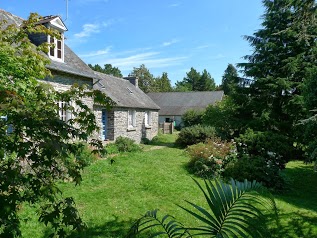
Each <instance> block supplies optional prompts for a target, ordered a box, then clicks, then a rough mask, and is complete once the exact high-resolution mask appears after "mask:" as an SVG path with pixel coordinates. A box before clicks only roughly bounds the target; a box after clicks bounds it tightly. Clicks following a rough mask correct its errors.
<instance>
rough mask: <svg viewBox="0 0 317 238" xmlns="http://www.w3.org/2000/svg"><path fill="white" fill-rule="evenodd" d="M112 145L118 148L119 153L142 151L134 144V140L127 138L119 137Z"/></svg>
mask: <svg viewBox="0 0 317 238" xmlns="http://www.w3.org/2000/svg"><path fill="white" fill-rule="evenodd" d="M114 144H115V145H116V147H117V148H118V151H119V152H136V151H141V150H142V148H141V147H140V146H139V145H138V144H136V143H135V141H134V140H132V139H130V138H128V137H123V136H119V137H118V138H117V139H116V141H115V142H114Z"/></svg>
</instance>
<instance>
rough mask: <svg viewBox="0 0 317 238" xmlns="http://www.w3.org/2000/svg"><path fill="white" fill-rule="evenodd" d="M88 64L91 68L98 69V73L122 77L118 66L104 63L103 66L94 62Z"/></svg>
mask: <svg viewBox="0 0 317 238" xmlns="http://www.w3.org/2000/svg"><path fill="white" fill-rule="evenodd" d="M88 66H89V67H90V68H91V69H92V70H95V71H98V72H100V73H104V74H109V75H112V76H115V77H118V78H122V77H123V75H122V73H121V70H120V69H119V68H118V67H113V66H112V65H111V64H105V65H104V67H103V68H102V67H101V66H100V65H99V64H95V65H91V64H88Z"/></svg>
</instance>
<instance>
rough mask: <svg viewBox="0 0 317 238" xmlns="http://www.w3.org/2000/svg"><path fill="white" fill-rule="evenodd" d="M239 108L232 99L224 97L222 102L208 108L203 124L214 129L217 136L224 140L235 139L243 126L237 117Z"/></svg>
mask: <svg viewBox="0 0 317 238" xmlns="http://www.w3.org/2000/svg"><path fill="white" fill-rule="evenodd" d="M237 107H238V106H237V105H236V104H235V102H234V101H233V100H232V98H231V97H224V99H223V100H222V101H220V102H217V103H216V104H215V105H209V106H208V107H207V108H206V110H205V113H204V115H203V117H202V121H203V124H204V125H208V126H212V127H214V128H215V130H216V134H217V136H219V137H221V138H222V139H233V138H234V137H235V136H237V135H238V132H239V131H240V130H239V129H240V128H241V127H242V126H243V125H242V122H241V121H240V120H237V118H236V117H235V115H236V112H237ZM238 128H239V129H238Z"/></svg>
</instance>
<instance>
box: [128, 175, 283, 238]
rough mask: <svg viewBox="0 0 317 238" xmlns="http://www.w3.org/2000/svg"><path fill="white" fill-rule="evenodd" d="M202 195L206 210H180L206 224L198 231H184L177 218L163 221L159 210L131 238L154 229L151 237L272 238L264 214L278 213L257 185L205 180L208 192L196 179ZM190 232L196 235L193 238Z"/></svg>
mask: <svg viewBox="0 0 317 238" xmlns="http://www.w3.org/2000/svg"><path fill="white" fill-rule="evenodd" d="M194 181H195V183H196V184H197V186H198V187H199V188H200V190H201V191H202V193H203V195H204V197H205V199H206V201H207V204H208V207H207V209H205V208H203V207H201V206H198V205H196V204H194V203H192V202H189V201H186V202H187V203H188V204H190V205H191V206H192V207H193V208H194V210H190V209H188V208H185V207H183V206H179V207H181V208H182V209H184V210H185V211H186V212H188V213H189V214H191V215H192V216H194V217H195V218H196V219H198V220H199V221H201V222H202V223H203V225H202V226H199V227H191V228H185V227H184V226H183V225H182V224H181V223H179V222H177V221H175V219H174V217H172V216H169V215H166V216H164V217H163V218H162V219H159V218H158V216H157V210H153V211H148V212H147V213H146V214H145V215H144V216H142V217H141V218H140V219H138V220H137V221H136V223H135V224H134V225H133V226H132V227H131V229H130V231H129V234H128V237H129V238H132V237H136V235H137V234H139V233H141V232H143V231H145V230H148V229H150V228H154V227H160V228H161V231H155V232H154V233H153V234H151V235H150V236H149V237H158V236H160V237H162V235H165V236H166V237H175V238H181V237H193V236H198V235H199V236H207V237H215V238H240V237H242V238H250V237H253V238H255V237H256V238H258V237H265V238H267V237H269V234H268V230H267V229H266V227H265V223H266V216H265V214H264V211H272V212H275V215H276V217H277V209H276V204H275V201H274V199H273V197H272V196H271V195H270V194H269V193H267V192H266V190H265V189H264V188H263V187H262V185H261V184H260V183H258V182H256V181H253V182H249V181H247V180H245V181H244V182H238V181H235V180H233V179H232V180H231V182H230V183H229V184H226V183H223V182H222V181H221V180H215V181H214V182H213V181H211V180H205V181H204V183H205V187H206V188H205V189H204V188H203V186H201V185H200V183H199V182H198V181H196V180H195V179H194ZM189 232H194V233H193V234H190V233H189Z"/></svg>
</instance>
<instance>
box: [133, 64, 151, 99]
mask: <svg viewBox="0 0 317 238" xmlns="http://www.w3.org/2000/svg"><path fill="white" fill-rule="evenodd" d="M130 76H135V77H137V78H138V79H139V88H140V89H141V90H142V91H143V92H145V93H148V92H155V80H154V76H153V75H152V74H151V73H150V70H149V69H148V68H146V67H145V65H144V64H141V65H140V67H139V68H135V67H134V68H133V71H132V72H131V73H130Z"/></svg>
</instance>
